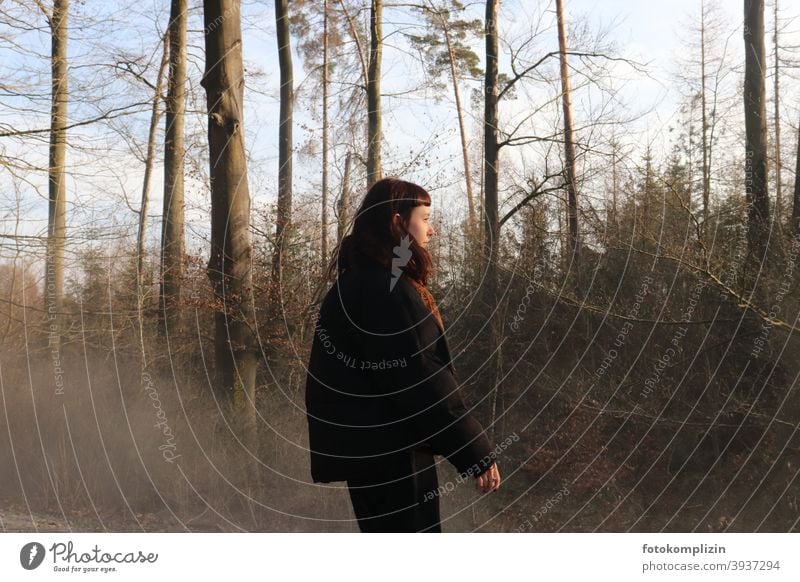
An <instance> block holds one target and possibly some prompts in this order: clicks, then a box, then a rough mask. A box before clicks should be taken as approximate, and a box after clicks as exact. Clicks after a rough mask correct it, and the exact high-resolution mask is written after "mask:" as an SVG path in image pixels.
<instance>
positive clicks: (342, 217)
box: [337, 151, 353, 243]
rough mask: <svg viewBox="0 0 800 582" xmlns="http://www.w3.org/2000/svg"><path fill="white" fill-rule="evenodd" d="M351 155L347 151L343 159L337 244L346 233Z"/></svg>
mask: <svg viewBox="0 0 800 582" xmlns="http://www.w3.org/2000/svg"><path fill="white" fill-rule="evenodd" d="M352 160H353V154H352V152H350V151H348V152H347V156H346V157H345V159H344V176H342V193H341V196H339V206H338V211H339V212H338V214H339V216H338V222H337V237H338V240H337V243H338V242H341V240H342V239H343V238H344V235H345V233H346V231H347V220H348V217H347V209H348V208H349V199H350V167H351V165H352Z"/></svg>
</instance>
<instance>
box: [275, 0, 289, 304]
mask: <svg viewBox="0 0 800 582" xmlns="http://www.w3.org/2000/svg"><path fill="white" fill-rule="evenodd" d="M275 24H276V28H277V39H278V66H279V68H280V77H281V91H280V101H281V104H280V126H279V128H278V209H277V216H276V217H275V254H274V255H273V260H272V300H271V305H272V308H273V309H274V310H275V311H274V312H273V313H272V316H273V317H278V316H279V315H280V314H279V313H278V306H279V305H280V292H279V289H280V282H281V280H282V269H283V256H284V251H285V248H286V240H287V237H288V233H289V228H290V225H291V220H292V106H293V102H294V77H293V72H292V48H291V45H290V37H289V12H288V0H276V1H275Z"/></svg>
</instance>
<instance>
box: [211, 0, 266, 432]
mask: <svg viewBox="0 0 800 582" xmlns="http://www.w3.org/2000/svg"><path fill="white" fill-rule="evenodd" d="M203 17H204V21H205V22H204V24H205V31H206V32H205V49H206V65H205V73H204V75H203V80H202V82H201V84H202V85H203V87H204V88H205V90H206V100H207V101H206V104H207V105H206V106H207V111H208V147H209V168H210V177H211V256H210V258H209V261H208V277H209V279H210V280H211V283H212V285H213V287H214V294H215V297H216V300H217V301H218V304H219V307H218V309H219V310H218V311H217V313H216V315H215V330H214V339H215V341H214V344H215V345H214V347H215V386H216V388H217V390H219V392H220V397H221V398H222V399H225V400H228V399H230V400H229V401H230V402H231V403H232V404H233V407H234V409H235V410H236V411H237V412H239V413H240V414H241V415H242V419H241V424H242V425H243V426H242V428H244V429H245V433H246V435H247V436H252V435H253V432H254V427H255V381H256V370H257V367H258V358H257V352H256V341H255V336H254V333H253V329H254V326H255V320H254V314H253V309H252V301H251V300H252V268H251V261H252V256H251V255H252V245H251V242H250V230H249V226H250V191H249V188H248V184H247V162H246V158H245V144H244V111H243V102H242V101H243V91H244V71H243V68H242V34H241V15H240V12H239V1H238V0H205V2H204V3H203Z"/></svg>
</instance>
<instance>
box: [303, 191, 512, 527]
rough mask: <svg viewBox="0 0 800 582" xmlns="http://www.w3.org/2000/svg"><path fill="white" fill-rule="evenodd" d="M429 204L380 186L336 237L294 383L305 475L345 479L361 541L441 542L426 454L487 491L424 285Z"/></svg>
mask: <svg viewBox="0 0 800 582" xmlns="http://www.w3.org/2000/svg"><path fill="white" fill-rule="evenodd" d="M430 209H431V197H430V195H429V194H428V192H426V191H425V190H424V189H423V188H422V187H420V186H417V185H415V184H412V183H410V182H406V181H403V180H399V179H396V178H385V179H383V180H380V181H378V182H376V183H375V184H374V185H373V186H372V187H371V188H370V189H369V191H368V192H367V194H366V196H365V197H364V201H363V202H362V204H361V207H360V208H359V211H358V214H357V215H356V218H355V220H354V223H353V228H352V232H351V233H350V234H349V235H347V236H346V237H344V238H343V239H342V242H341V243H340V245H339V248H338V249H337V253H336V254H335V259H334V261H333V262H332V264H331V267H330V272H329V275H331V276H332V275H334V274H335V275H336V280H335V282H334V283H333V285H332V286H331V288H330V289H329V290H328V292H327V294H326V295H325V297H324V299H323V300H322V304H321V306H320V311H319V316H318V318H317V322H316V326H315V328H314V338H313V343H312V347H311V356H310V360H309V365H308V375H307V379H306V412H307V419H308V427H309V449H310V456H311V476H312V480H313V481H314V482H315V483H320V482H326V483H327V482H333V481H346V482H347V488H348V491H349V494H350V499H351V502H352V504H353V510H354V512H355V515H356V518H357V520H358V525H359V528H360V530H361V531H362V532H441V524H440V517H439V498H438V486H439V485H438V480H437V475H436V466H435V461H434V455H443V456H444V457H446V458H447V460H448V461H449V462H450V463H452V464H453V465H454V466H455V468H456V470H457V471H458V473H459V478H464V477H466V478H469V477H472V478H474V479H475V484H476V486H477V487H478V488H479V489H480V490H481V491H484V492H488V491H493V490H496V489H497V488H498V487H499V485H500V473H499V471H498V468H497V465H496V463H495V462H494V458H493V455H492V449H491V446H490V444H489V441H488V439H487V438H486V435H485V434H484V432H483V427H482V426H481V425H480V424H479V423H478V421H477V420H475V419H474V418H473V417H472V416H471V415H470V414H469V413H468V411H467V410H466V408H465V407H464V404H463V402H462V400H461V397H460V396H459V395H458V382H457V381H456V378H455V375H454V374H455V370H454V368H453V364H452V362H451V357H450V352H449V348H448V345H447V340H446V338H445V336H444V324H443V322H442V319H441V316H440V314H439V310H438V309H437V307H436V302H435V301H434V298H433V296H432V295H431V293H430V291H428V289H427V287H426V284H427V280H428V277H429V275H430V273H431V270H432V263H431V255H430V253H429V252H428V250H427V248H426V247H427V245H428V242H429V240H430V238H431V237H432V236H434V235H435V234H436V232H435V230H434V229H433V227H432V226H431V225H430V222H429V220H430Z"/></svg>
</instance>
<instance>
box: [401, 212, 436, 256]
mask: <svg viewBox="0 0 800 582" xmlns="http://www.w3.org/2000/svg"><path fill="white" fill-rule="evenodd" d="M430 218H431V207H430V206H415V207H414V208H413V209H412V210H411V216H410V217H409V219H408V224H407V225H406V228H407V230H408V232H410V233H411V236H413V237H414V240H416V241H417V244H419V245H420V246H421V247H427V246H428V242H429V241H430V238H431V237H432V236H433V235H435V234H436V231H435V230H434V229H433V226H431V224H430ZM398 219H400V215H399V214H395V220H398Z"/></svg>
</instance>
